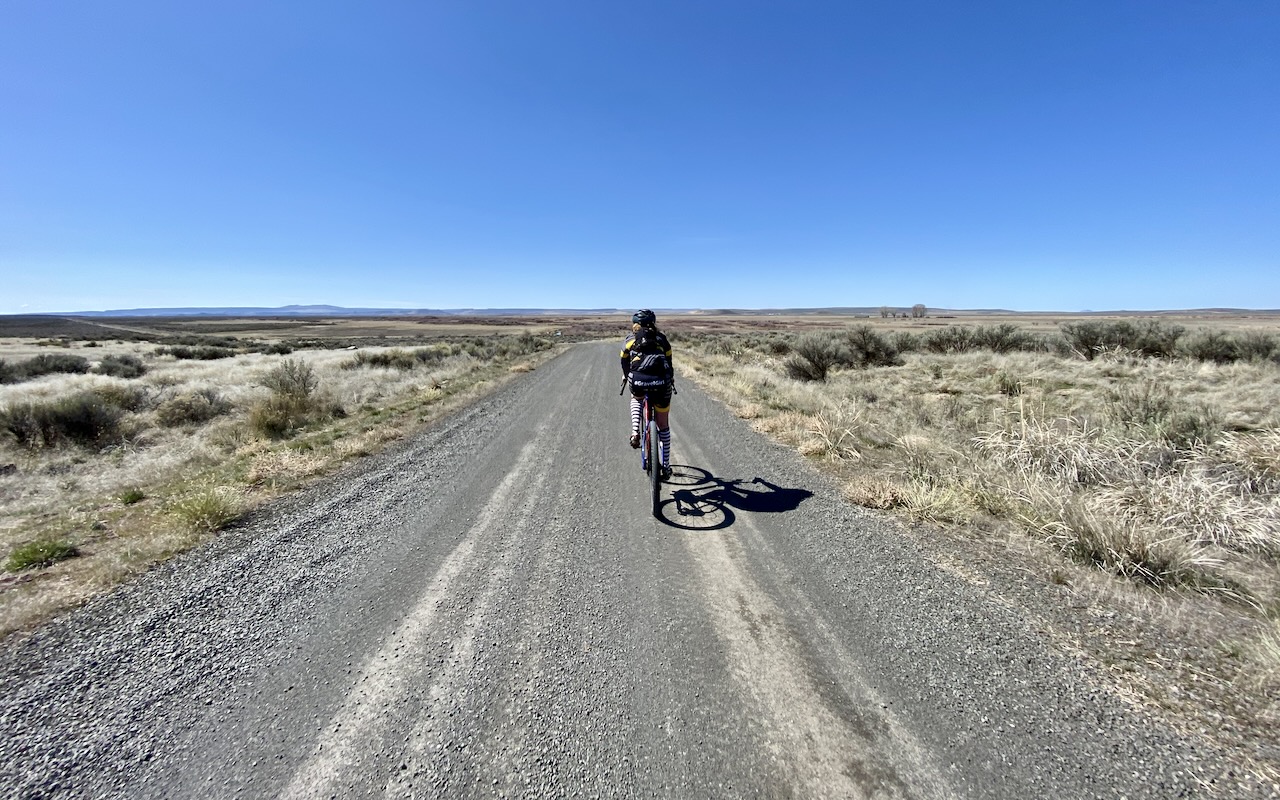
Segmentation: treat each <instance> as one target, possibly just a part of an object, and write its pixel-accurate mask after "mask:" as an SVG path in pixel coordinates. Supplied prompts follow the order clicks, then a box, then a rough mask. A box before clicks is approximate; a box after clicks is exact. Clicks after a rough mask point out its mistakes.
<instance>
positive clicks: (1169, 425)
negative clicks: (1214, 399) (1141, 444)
mask: <svg viewBox="0 0 1280 800" xmlns="http://www.w3.org/2000/svg"><path fill="white" fill-rule="evenodd" d="M1225 423H1226V418H1225V417H1224V416H1223V415H1222V413H1221V412H1220V411H1219V410H1218V409H1216V408H1214V407H1213V406H1210V405H1208V404H1201V405H1198V406H1196V407H1194V408H1178V409H1176V410H1175V411H1174V412H1173V413H1172V414H1170V415H1169V418H1168V420H1167V421H1166V422H1165V423H1164V425H1163V426H1161V427H1160V429H1159V434H1160V437H1161V438H1162V439H1164V440H1165V441H1166V442H1168V443H1169V444H1171V445H1173V446H1174V447H1177V448H1180V449H1183V450H1186V449H1190V448H1195V447H1203V446H1205V445H1210V444H1213V443H1214V442H1216V441H1217V440H1218V439H1219V438H1220V437H1221V436H1222V429H1223V427H1224V426H1225Z"/></svg>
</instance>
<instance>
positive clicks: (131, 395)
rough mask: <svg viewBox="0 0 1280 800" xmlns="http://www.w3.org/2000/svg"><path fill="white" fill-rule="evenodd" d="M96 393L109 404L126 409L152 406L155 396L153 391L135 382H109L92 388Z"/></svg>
mask: <svg viewBox="0 0 1280 800" xmlns="http://www.w3.org/2000/svg"><path fill="white" fill-rule="evenodd" d="M90 391H92V392H93V393H94V394H96V395H97V396H98V397H99V398H101V399H102V402H104V403H106V404H107V405H111V406H115V407H116V408H119V409H122V410H124V411H141V410H143V409H144V408H148V407H150V406H151V404H152V402H153V401H154V397H153V395H152V394H151V392H149V391H147V390H146V389H145V388H143V387H141V386H137V385H134V384H108V385H106V386H98V387H96V388H94V389H91V390H90Z"/></svg>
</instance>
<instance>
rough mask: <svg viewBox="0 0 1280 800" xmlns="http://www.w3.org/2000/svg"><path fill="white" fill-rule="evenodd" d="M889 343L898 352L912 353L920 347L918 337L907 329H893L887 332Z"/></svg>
mask: <svg viewBox="0 0 1280 800" xmlns="http://www.w3.org/2000/svg"><path fill="white" fill-rule="evenodd" d="M889 344H891V345H893V349H894V350H897V351H898V352H899V353H914V352H916V351H917V350H919V349H920V338H919V337H918V336H916V335H915V334H914V333H910V332H908V331H894V332H893V333H891V334H889Z"/></svg>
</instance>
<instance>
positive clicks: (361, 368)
mask: <svg viewBox="0 0 1280 800" xmlns="http://www.w3.org/2000/svg"><path fill="white" fill-rule="evenodd" d="M552 342H553V340H552V339H551V338H549V337H545V336H534V335H530V334H521V335H495V336H484V337H480V336H472V337H456V338H449V339H435V340H433V341H432V343H430V344H429V345H427V346H423V347H417V348H402V347H401V348H397V347H377V346H362V345H357V344H352V343H351V342H349V341H337V342H333V343H332V345H333V347H334V349H319V348H317V347H315V346H314V345H312V346H310V347H296V346H294V345H290V344H283V343H266V342H241V341H239V340H237V339H235V338H234V337H182V339H181V340H178V339H170V340H169V342H168V343H166V344H163V345H159V346H157V344H156V343H155V342H147V341H123V340H122V341H116V342H104V341H91V342H87V343H77V342H67V341H65V340H63V341H60V342H58V343H57V346H58V347H59V348H60V349H62V352H58V353H53V354H48V353H36V354H35V355H30V354H31V352H32V351H33V350H43V349H47V348H48V347H50V346H52V345H51V344H50V343H48V342H36V341H15V340H9V342H8V343H7V344H5V345H3V346H0V354H8V353H12V354H16V357H6V358H4V359H3V360H0V559H3V562H2V563H0V566H2V567H3V571H0V636H3V635H5V634H8V633H10V632H12V631H15V630H19V629H22V628H25V627H28V626H30V625H32V624H34V623H35V622H37V621H39V620H40V619H42V618H44V617H46V616H47V615H48V614H50V613H53V612H55V611H57V610H59V609H63V608H66V607H68V606H70V605H74V604H76V603H78V602H81V601H83V600H84V599H87V598H88V597H90V596H92V595H93V594H95V593H97V592H99V591H102V590H103V589H105V588H109V587H111V586H113V585H115V584H117V583H119V582H120V581H122V580H125V579H127V578H128V577H130V576H132V575H134V574H137V573H138V572H139V571H141V570H145V569H146V568H148V567H149V566H151V565H152V564H154V563H156V562H157V561H159V560H162V559H164V558H167V557H169V556H171V555H173V554H175V553H178V552H181V551H182V550H185V549H187V548H189V547H191V546H193V545H195V544H197V543H199V542H201V541H203V540H205V539H206V538H207V537H209V536H211V535H214V534H216V533H217V532H218V531H219V530H222V529H224V528H226V527H227V526H229V525H233V524H235V523H236V521H237V520H239V519H241V518H242V517H243V516H244V515H245V514H246V513H248V512H250V511H252V510H253V509H254V508H255V507H256V506H258V505H260V504H261V503H263V502H265V501H266V500H269V499H271V498H272V497H275V496H278V495H279V494H281V493H283V492H286V491H289V490H291V489H295V488H297V487H299V486H301V485H302V484H303V483H304V482H306V481H307V480H309V479H312V478H314V477H316V476H319V475H323V474H326V473H328V472H331V471H333V470H334V469H336V468H337V467H338V466H340V465H341V464H343V463H344V462H346V461H348V460H350V459H352V458H356V457H360V456H364V455H368V454H370V453H373V452H375V451H377V450H378V449H379V448H381V447H382V446H384V445H385V444H386V443H388V442H390V441H393V440H396V439H399V438H402V437H403V436H405V435H406V434H408V433H410V432H412V431H413V430H414V429H416V428H417V427H419V426H420V425H421V424H423V423H424V422H427V421H430V420H432V419H435V418H436V417H438V416H440V415H441V414H442V413H445V412H446V411H448V410H450V409H452V408H456V407H457V406H458V405H460V404H462V403H465V402H467V401H469V400H471V399H474V398H475V397H477V396H479V395H481V394H483V393H484V392H486V391H488V390H489V389H491V388H492V387H494V386H496V385H497V384H498V383H499V382H501V381H502V380H504V379H505V378H507V377H509V376H510V375H511V374H513V373H517V372H523V371H527V370H529V369H532V368H533V367H534V366H536V364H537V363H539V362H540V361H541V360H543V359H545V358H546V357H548V356H549V355H550V354H552V353H553V352H554V346H553V343H552ZM68 350H73V351H74V352H67V351H68Z"/></svg>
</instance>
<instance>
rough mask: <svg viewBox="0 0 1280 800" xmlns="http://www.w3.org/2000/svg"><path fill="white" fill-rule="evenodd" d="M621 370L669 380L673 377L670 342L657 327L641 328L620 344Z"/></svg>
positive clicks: (629, 373) (628, 373)
mask: <svg viewBox="0 0 1280 800" xmlns="http://www.w3.org/2000/svg"><path fill="white" fill-rule="evenodd" d="M622 371H623V372H624V373H626V374H627V375H631V374H633V373H636V374H639V375H644V376H646V377H650V378H659V379H661V380H663V381H670V380H672V379H673V378H674V377H675V369H674V367H673V366H672V363H671V343H670V342H668V341H667V337H666V336H664V335H663V334H662V331H659V330H658V329H657V328H641V329H640V330H638V331H635V332H634V333H632V334H631V335H630V336H628V337H627V340H626V341H625V342H623V344H622Z"/></svg>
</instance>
